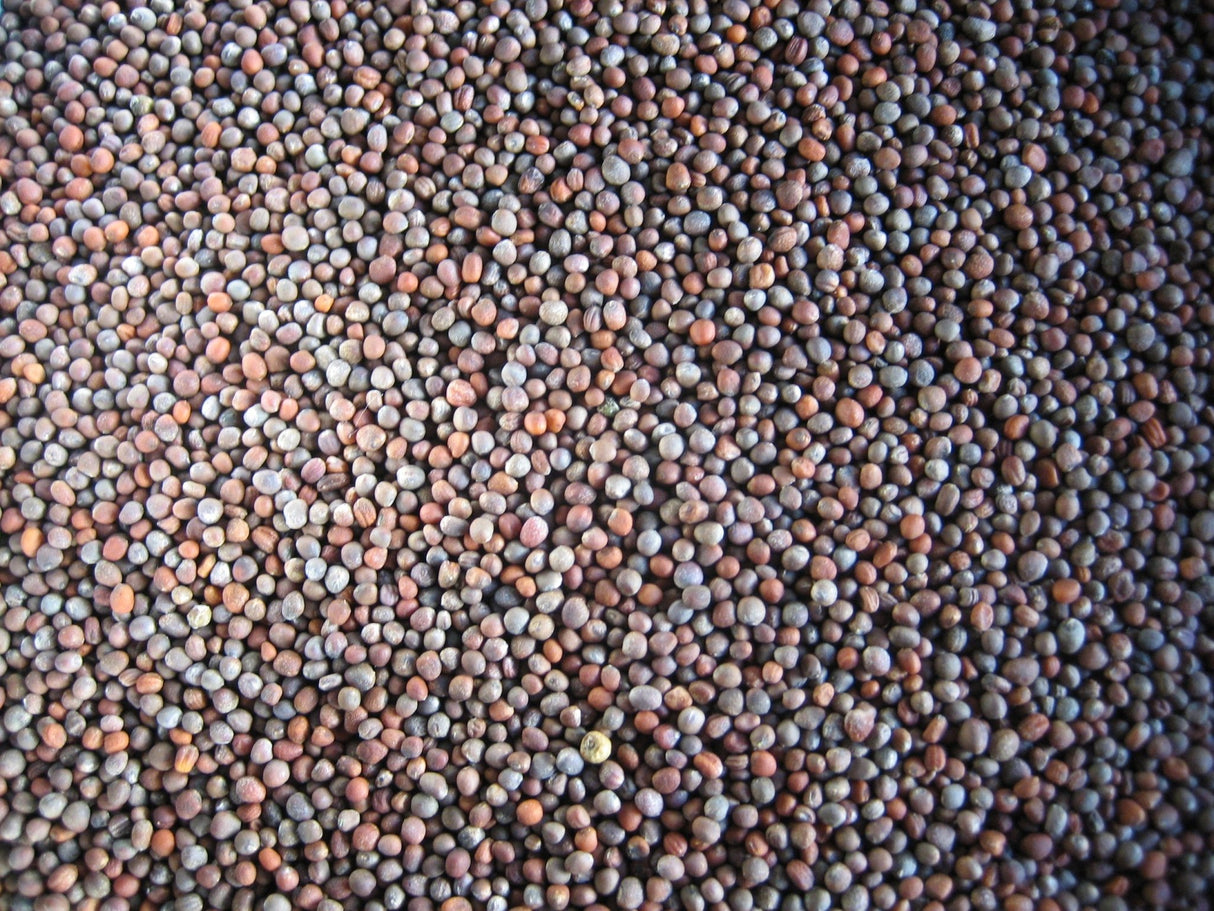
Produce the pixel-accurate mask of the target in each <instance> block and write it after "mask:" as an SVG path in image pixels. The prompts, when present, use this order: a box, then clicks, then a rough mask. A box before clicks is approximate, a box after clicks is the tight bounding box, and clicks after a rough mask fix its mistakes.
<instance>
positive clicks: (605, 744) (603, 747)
mask: <svg viewBox="0 0 1214 911" xmlns="http://www.w3.org/2000/svg"><path fill="white" fill-rule="evenodd" d="M581 753H582V758H583V759H585V760H586V761H587V762H588V763H590V764H591V765H599V764H601V763H604V762H606V761H607V760H608V759H609V758H610V756H611V741H610V740H609V739H608V737H607V735H606V734H604V733H603V732H602V731H591V732H589V733H588V734H587V735H586V736H585V737H583V738H582V746H581Z"/></svg>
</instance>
